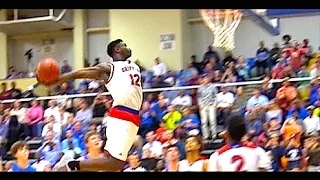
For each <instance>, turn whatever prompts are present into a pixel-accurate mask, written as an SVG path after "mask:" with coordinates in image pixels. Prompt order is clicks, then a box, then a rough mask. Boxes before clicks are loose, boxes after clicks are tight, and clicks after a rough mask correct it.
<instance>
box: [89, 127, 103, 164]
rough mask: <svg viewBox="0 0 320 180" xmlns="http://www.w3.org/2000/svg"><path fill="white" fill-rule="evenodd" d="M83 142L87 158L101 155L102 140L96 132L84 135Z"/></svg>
mask: <svg viewBox="0 0 320 180" xmlns="http://www.w3.org/2000/svg"><path fill="white" fill-rule="evenodd" d="M85 142H86V146H87V151H88V155H89V156H99V155H100V154H101V145H102V140H101V138H100V135H99V134H98V133H97V132H96V131H89V132H87V133H86V135H85ZM89 158H95V157H89Z"/></svg>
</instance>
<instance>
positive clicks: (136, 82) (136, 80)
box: [129, 74, 141, 87]
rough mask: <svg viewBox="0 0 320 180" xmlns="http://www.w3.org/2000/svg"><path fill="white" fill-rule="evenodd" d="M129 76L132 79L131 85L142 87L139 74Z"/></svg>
mask: <svg viewBox="0 0 320 180" xmlns="http://www.w3.org/2000/svg"><path fill="white" fill-rule="evenodd" d="M129 76H130V78H131V85H133V86H139V87H140V86H141V85H140V76H139V74H130V75H129Z"/></svg>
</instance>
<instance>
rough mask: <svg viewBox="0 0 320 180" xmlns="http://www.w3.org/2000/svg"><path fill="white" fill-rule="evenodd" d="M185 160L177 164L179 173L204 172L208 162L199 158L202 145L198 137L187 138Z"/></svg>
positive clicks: (201, 157)
mask: <svg viewBox="0 0 320 180" xmlns="http://www.w3.org/2000/svg"><path fill="white" fill-rule="evenodd" d="M185 149H186V152H187V156H186V159H184V160H182V161H180V162H179V171H180V172H185V171H191V172H206V171H207V170H208V160H207V159H206V158H205V157H203V156H201V154H200V152H201V149H202V143H201V140H200V139H199V137H198V136H189V137H187V139H186V141H185Z"/></svg>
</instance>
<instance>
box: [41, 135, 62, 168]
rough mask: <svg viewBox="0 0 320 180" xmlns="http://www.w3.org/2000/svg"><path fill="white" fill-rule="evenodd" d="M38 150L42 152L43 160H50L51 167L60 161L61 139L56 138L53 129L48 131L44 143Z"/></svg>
mask: <svg viewBox="0 0 320 180" xmlns="http://www.w3.org/2000/svg"><path fill="white" fill-rule="evenodd" d="M37 152H38V153H40V156H41V159H42V160H45V161H49V163H50V166H51V167H53V166H54V165H55V164H56V163H57V162H58V161H59V159H60V157H61V156H62V152H61V146H60V141H59V140H58V139H55V138H54V132H53V131H52V130H50V131H48V132H47V133H46V136H45V138H44V140H43V143H42V145H41V146H40V147H39V148H38V150H37Z"/></svg>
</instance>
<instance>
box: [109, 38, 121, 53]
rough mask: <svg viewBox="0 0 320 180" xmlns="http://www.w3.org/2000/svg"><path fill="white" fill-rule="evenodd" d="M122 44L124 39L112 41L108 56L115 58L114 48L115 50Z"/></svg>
mask: <svg viewBox="0 0 320 180" xmlns="http://www.w3.org/2000/svg"><path fill="white" fill-rule="evenodd" d="M122 42H123V41H122V39H117V40H114V41H111V42H110V43H109V44H108V47H107V53H108V55H109V56H110V57H112V56H113V53H114V48H115V47H116V46H117V45H118V44H120V43H122Z"/></svg>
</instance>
